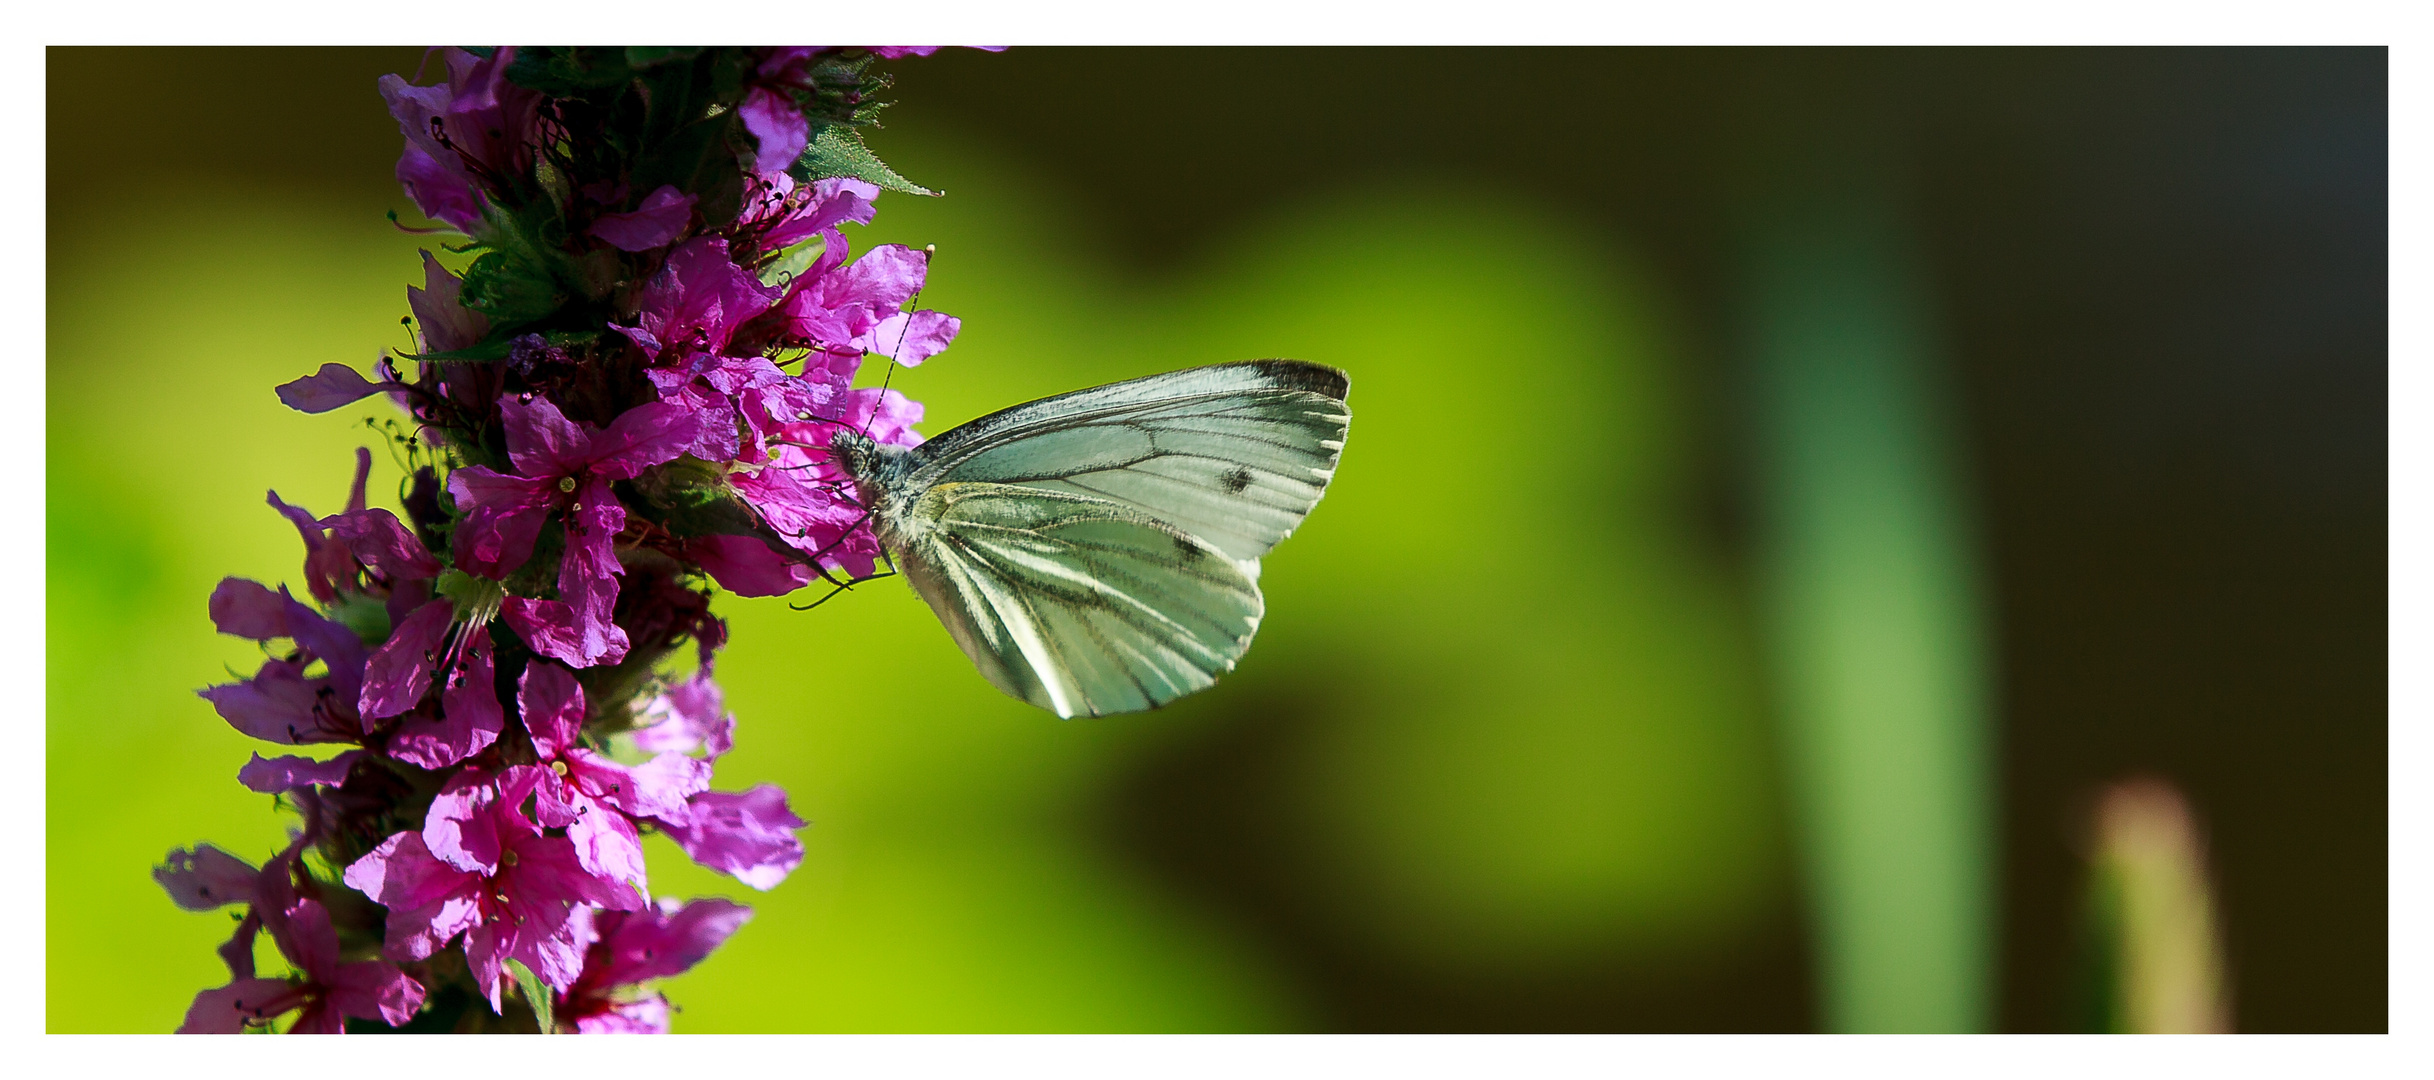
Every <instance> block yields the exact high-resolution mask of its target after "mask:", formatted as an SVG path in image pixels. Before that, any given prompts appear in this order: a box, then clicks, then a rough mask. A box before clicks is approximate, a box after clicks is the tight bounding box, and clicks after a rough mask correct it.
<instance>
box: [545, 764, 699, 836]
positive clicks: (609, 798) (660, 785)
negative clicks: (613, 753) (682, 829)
mask: <svg viewBox="0 0 2434 1080" xmlns="http://www.w3.org/2000/svg"><path fill="white" fill-rule="evenodd" d="M560 760H562V761H564V762H565V763H566V765H567V768H568V771H567V779H568V780H571V781H573V782H574V783H575V785H576V787H577V788H578V789H579V790H581V791H582V792H583V793H584V794H586V795H589V796H591V797H592V798H595V799H598V800H600V801H601V802H604V803H607V804H608V805H610V806H614V807H616V808H617V809H619V810H623V811H625V812H626V813H628V814H632V815H633V816H635V817H654V818H660V819H662V820H666V821H672V822H681V821H683V820H685V818H686V816H687V815H688V813H689V810H688V808H687V806H688V804H687V800H689V799H691V798H692V797H693V796H695V795H698V794H700V793H702V792H704V791H707V790H709V788H710V763H709V762H707V761H703V760H701V759H699V758H690V757H686V756H684V755H683V754H660V755H658V756H656V757H653V758H652V759H651V760H649V761H646V762H644V763H642V764H640V765H635V766H630V767H629V766H626V765H621V764H619V763H617V762H615V761H611V760H609V759H608V758H605V757H602V756H601V755H599V754H596V753H593V752H591V751H589V750H575V751H571V752H569V753H568V754H567V755H566V756H565V757H564V758H562V759H560Z"/></svg>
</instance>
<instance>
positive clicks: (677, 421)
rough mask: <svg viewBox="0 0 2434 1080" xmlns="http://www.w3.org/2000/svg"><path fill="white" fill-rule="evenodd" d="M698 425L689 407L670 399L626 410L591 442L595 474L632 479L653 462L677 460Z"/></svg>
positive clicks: (612, 478)
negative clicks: (669, 400)
mask: <svg viewBox="0 0 2434 1080" xmlns="http://www.w3.org/2000/svg"><path fill="white" fill-rule="evenodd" d="M699 424H700V421H698V420H695V419H694V418H693V414H692V412H691V411H690V410H687V409H686V408H685V407H683V406H681V405H677V404H674V403H671V402H665V401H654V402H651V403H650V404H648V405H637V406H635V407H633V408H631V409H627V410H626V411H624V412H622V413H619V414H618V416H617V419H616V421H615V422H614V423H611V424H610V425H609V428H608V430H607V431H605V432H602V433H601V434H600V435H599V436H598V437H597V438H595V439H594V440H593V441H592V444H591V451H592V456H591V465H590V467H591V472H592V475H593V476H596V477H605V478H607V479H610V480H630V479H633V478H634V477H636V476H639V475H641V474H642V470H644V469H647V468H649V467H651V466H653V465H657V464H659V463H661V462H663V461H674V460H676V456H677V455H678V454H682V453H684V452H685V447H687V446H689V445H691V444H692V442H693V438H694V435H695V432H696V429H697V428H698V427H699Z"/></svg>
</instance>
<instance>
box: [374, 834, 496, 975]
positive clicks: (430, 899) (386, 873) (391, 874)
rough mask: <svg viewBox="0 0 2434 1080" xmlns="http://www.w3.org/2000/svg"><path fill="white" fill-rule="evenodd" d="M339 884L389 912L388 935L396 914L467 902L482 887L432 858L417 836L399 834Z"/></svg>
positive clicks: (471, 877)
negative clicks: (462, 901)
mask: <svg viewBox="0 0 2434 1080" xmlns="http://www.w3.org/2000/svg"><path fill="white" fill-rule="evenodd" d="M341 880H343V881H345V882H346V885H347V887H348V888H350V889H353V890H355V891H357V892H360V893H362V894H364V895H365V896H369V897H371V898H372V899H373V900H375V901H378V902H379V903H380V904H381V905H383V906H385V907H387V908H388V909H389V911H390V913H391V916H392V917H391V918H390V920H389V922H390V927H389V929H390V932H391V934H392V935H394V934H395V932H396V930H397V921H398V920H397V919H396V918H395V917H394V916H395V913H396V912H398V911H400V910H413V909H418V908H424V907H427V906H431V905H436V904H441V903H444V902H446V901H449V900H451V899H457V898H468V899H469V898H470V897H471V895H472V890H478V889H479V888H481V884H482V879H481V875H479V874H473V873H467V872H465V871H462V870H458V869H456V868H455V867H452V866H449V865H448V864H446V863H443V862H441V861H439V860H438V859H437V858H434V857H433V856H432V854H431V849H430V848H428V847H425V846H424V845H423V837H422V834H421V833H419V832H401V833H397V834H395V835H393V836H390V837H389V838H388V839H386V840H383V841H381V842H380V846H379V847H376V848H373V849H372V850H371V851H370V852H368V853H366V854H365V855H364V857H363V858H360V859H357V860H355V862H354V863H353V865H350V866H348V867H347V868H346V873H345V874H343V875H341ZM418 959H419V957H418Z"/></svg>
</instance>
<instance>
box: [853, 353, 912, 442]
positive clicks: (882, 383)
mask: <svg viewBox="0 0 2434 1080" xmlns="http://www.w3.org/2000/svg"><path fill="white" fill-rule="evenodd" d="M896 346H897V347H898V348H902V347H903V346H904V339H903V338H901V337H899V338H897V339H896ZM895 381H896V358H895V357H893V356H891V357H888V358H887V375H886V376H885V377H884V378H881V379H880V380H879V400H877V401H874V402H871V404H870V415H869V416H868V417H865V418H863V421H862V430H861V431H859V432H856V434H858V435H860V436H862V437H863V438H865V439H867V438H870V426H871V425H872V424H876V423H878V422H879V409H880V407H881V406H883V405H886V404H887V388H888V384H890V383H893V382H895Z"/></svg>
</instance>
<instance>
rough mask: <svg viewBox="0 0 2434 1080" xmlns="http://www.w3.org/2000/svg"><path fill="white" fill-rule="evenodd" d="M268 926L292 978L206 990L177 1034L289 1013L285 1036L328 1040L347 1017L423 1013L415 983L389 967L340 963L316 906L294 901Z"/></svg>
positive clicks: (332, 932) (392, 1018)
mask: <svg viewBox="0 0 2434 1080" xmlns="http://www.w3.org/2000/svg"><path fill="white" fill-rule="evenodd" d="M267 927H268V929H269V930H270V932H271V940H272V941H274V942H276V943H277V944H278V946H279V953H280V955H282V956H285V957H286V958H287V960H288V962H289V963H291V964H294V965H295V967H296V975H295V976H294V977H292V978H287V979H261V978H240V979H236V980H234V981H232V982H230V983H229V984H228V985H227V986H223V987H221V988H219V989H217V990H206V991H204V992H202V993H201V994H199V995H196V997H195V999H194V1004H193V1006H191V1007H190V1008H188V1009H187V1010H186V1022H185V1023H184V1024H182V1025H180V1026H179V1027H178V1031H179V1032H181V1033H186V1034H213V1033H217V1034H231V1035H233V1034H235V1033H237V1032H239V1031H242V1030H244V1029H245V1028H246V1027H248V1026H255V1027H259V1026H263V1025H267V1024H268V1023H270V1021H271V1020H273V1019H275V1018H277V1017H279V1016H281V1015H283V1014H286V1013H288V1012H291V1011H292V1012H295V1013H296V1021H295V1023H294V1024H293V1025H291V1026H290V1027H289V1028H288V1031H289V1032H291V1033H294V1034H298V1035H306V1034H328V1035H335V1034H338V1033H339V1032H341V1031H344V1030H345V1024H346V1020H347V1018H348V1017H363V1018H365V1019H379V1020H385V1021H387V1022H388V1023H391V1024H402V1023H405V1022H406V1021H408V1020H411V1019H413V1018H414V1014H415V1013H416V1012H418V1011H420V1010H421V1009H422V1007H423V987H422V984H421V983H418V982H415V981H414V980H413V979H410V978H407V977H406V974H405V973H404V972H401V971H399V970H397V966H396V965H394V964H390V963H386V962H383V961H379V960H358V961H356V962H354V963H340V962H339V960H338V931H337V930H336V929H335V928H333V927H332V926H331V925H330V913H329V911H328V909H326V908H324V907H322V906H321V904H320V902H319V901H315V900H298V901H297V902H296V905H295V906H294V907H291V908H288V909H287V910H285V911H282V912H280V913H279V917H278V918H277V920H275V921H270V922H268V923H267Z"/></svg>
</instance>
